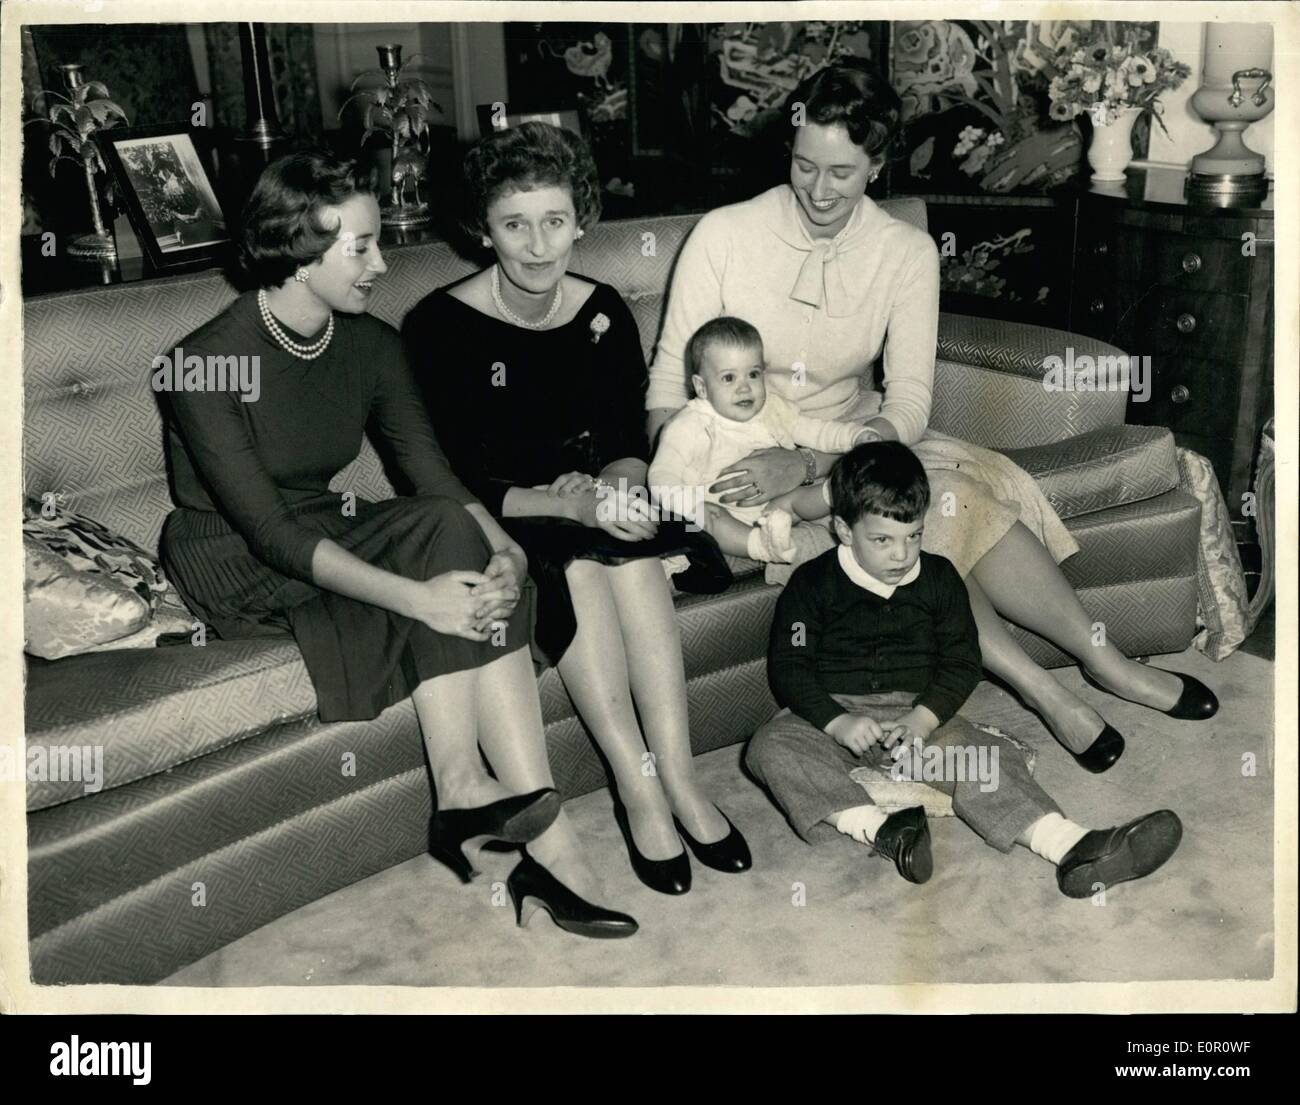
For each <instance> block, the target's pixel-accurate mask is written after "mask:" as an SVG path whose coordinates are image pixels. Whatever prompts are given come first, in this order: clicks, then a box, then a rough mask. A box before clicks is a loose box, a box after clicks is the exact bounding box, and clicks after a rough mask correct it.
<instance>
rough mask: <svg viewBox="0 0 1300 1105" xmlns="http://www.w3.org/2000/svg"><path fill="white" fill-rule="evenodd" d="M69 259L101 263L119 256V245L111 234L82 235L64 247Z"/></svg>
mask: <svg viewBox="0 0 1300 1105" xmlns="http://www.w3.org/2000/svg"><path fill="white" fill-rule="evenodd" d="M63 248H64V249H65V250H67V253H68V256H69V257H76V258H79V259H85V260H88V261H99V260H102V259H104V258H106V257H108V258H112V257H116V256H117V245H116V244H115V243H114V241H113V238H112V236H111V235H109V234H82V235H81V236H80V237H77V238H73V239H71V240H70V241H69V242H68V243H67V245H65V246H64V247H63Z"/></svg>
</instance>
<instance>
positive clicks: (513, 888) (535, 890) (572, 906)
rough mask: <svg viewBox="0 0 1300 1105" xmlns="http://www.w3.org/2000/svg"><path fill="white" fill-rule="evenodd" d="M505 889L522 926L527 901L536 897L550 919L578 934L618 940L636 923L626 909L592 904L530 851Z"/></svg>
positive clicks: (568, 930)
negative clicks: (621, 910) (534, 857)
mask: <svg viewBox="0 0 1300 1105" xmlns="http://www.w3.org/2000/svg"><path fill="white" fill-rule="evenodd" d="M506 889H507V890H508V891H509V892H510V900H511V901H512V902H513V903H514V906H515V923H516V924H517V925H519V927H520V928H524V927H525V926H526V925H527V923H528V922H527V921H525V920H524V902H525V900H526V899H528V898H533V899H534V900H536V901H537V903H538V904H539V905H540V906H541V908H543V909H545V910H546V912H547V913H549V914H550V915H551V920H552V921H554V922H555V923H556V925H557V926H559V927H560V928H562V929H563V930H564V931H565V932H571V933H573V934H574V935H575V936H589V937H591V938H592V939H595V940H617V939H618V938H619V937H621V936H631V935H632V934H633V933H634V932H636V930H637V923H636V921H635V920H633V919H632V918H631V917H629V916H628V915H627V914H626V913H617V912H615V911H614V910H612V909H605V908H603V907H602V906H598V905H592V904H591V902H589V901H587V900H586V899H585V898H580V897H578V895H577V894H575V893H574V892H573V891H572V890H570V889H569V888H568V887H567V886H565V885H564V883H562V882H560V880H559V879H557V878H556V877H555V876H554V875H552V874H551V873H550V872H549V871H548V870H547V869H546V868H545V867H543V866H542V865H541V864H540V863H538V862H537V861H536V860H535V859H533V857H532V856H530V855H529V854H528V853H527V852H524V858H523V859H521V860H520V861H519V865H518V866H517V867H516V868H515V869H514V870H513V871H511V872H510V877H509V878H508V879H506Z"/></svg>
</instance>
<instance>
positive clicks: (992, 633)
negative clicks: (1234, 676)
mask: <svg viewBox="0 0 1300 1105" xmlns="http://www.w3.org/2000/svg"><path fill="white" fill-rule="evenodd" d="M787 108H788V109H789V110H790V112H791V121H792V124H793V125H792V131H793V141H792V145H791V157H790V182H789V184H782V185H779V186H778V187H776V188H773V189H770V190H769V191H767V192H764V193H762V194H761V195H758V196H756V197H754V198H753V199H751V200H747V201H745V202H743V203H737V204H732V205H730V206H728V207H722V208H719V209H717V210H715V211H712V212H710V213H709V214H707V215H705V216H704V217H703V218H702V219H701V220H700V221H699V223H698V224H697V225H696V227H695V229H694V230H693V231H692V233H691V236H690V238H689V240H688V241H687V242H686V245H685V246H684V247H683V249H682V253H681V256H680V257H679V258H678V260H677V264H676V268H675V270H674V275H673V282H672V289H671V292H670V295H669V301H668V311H667V316H666V318H665V320H664V328H663V333H662V335H661V337H660V340H659V345H658V348H657V350H656V354H655V359H654V364H653V366H652V367H651V369H650V387H649V390H648V392H647V397H646V406H647V408H648V409H649V429H650V435H651V440H652V441H653V440H654V439H655V437H656V435H657V434H658V431H659V428H660V427H661V426H662V425H663V424H664V422H665V421H666V420H667V419H668V418H669V417H671V416H672V415H673V414H674V413H675V412H676V410H677V409H679V408H680V407H681V406H683V405H684V404H685V403H686V401H687V399H688V395H687V390H686V371H685V366H684V364H683V360H682V354H683V350H684V348H685V345H686V342H687V341H688V340H689V338H690V336H691V334H693V333H694V332H695V330H696V329H697V328H698V327H699V326H700V325H701V324H702V323H704V322H706V321H707V320H708V319H710V318H714V317H716V316H718V315H723V314H726V315H735V316H737V317H739V318H743V319H746V320H748V321H749V322H751V323H753V324H754V325H755V326H757V327H758V329H759V331H760V332H761V333H762V336H763V344H764V347H765V349H766V353H767V386H768V388H769V389H771V390H773V391H775V392H776V393H777V394H779V395H782V396H784V397H785V398H787V399H790V400H792V401H793V402H794V403H796V404H797V405H798V406H799V407H800V409H801V410H802V411H803V412H804V413H805V414H810V415H814V416H816V417H819V418H833V419H849V420H855V419H856V420H859V421H862V422H864V423H865V425H866V426H867V427H868V428H870V429H871V430H873V431H875V433H876V434H877V435H879V437H880V439H881V440H886V441H902V442H903V443H905V444H907V445H910V446H912V448H913V449H914V450H915V451H916V453H917V455H918V456H920V458H921V460H922V462H923V463H924V464H925V467H926V471H927V473H928V475H929V477H930V481H931V490H932V494H931V507H930V510H929V512H928V514H927V515H926V519H925V523H926V525H925V538H924V547H925V549H926V550H927V551H930V552H934V553H937V554H939V555H941V556H946V557H947V558H948V559H949V560H951V561H952V562H953V563H954V564H955V565H956V567H957V569H958V571H959V572H960V573H961V575H962V577H963V578H964V579H965V580H966V585H967V588H968V591H969V593H970V599H971V606H972V608H973V610H974V612H975V618H976V622H977V623H978V625H979V630H980V648H981V651H982V652H983V655H984V664H985V667H987V668H988V669H989V670H990V671H992V672H993V673H994V674H996V675H998V676H1000V677H1001V678H1003V679H1005V680H1006V681H1007V682H1009V683H1010V684H1011V685H1012V686H1014V687H1015V688H1016V690H1017V691H1018V692H1019V693H1020V694H1021V696H1022V697H1023V698H1024V700H1025V701H1026V702H1027V703H1028V705H1029V706H1030V707H1031V708H1033V709H1034V710H1036V711H1037V712H1038V713H1039V714H1040V715H1041V716H1042V717H1043V718H1044V720H1045V721H1046V722H1047V724H1048V726H1049V727H1050V728H1051V730H1052V732H1053V734H1054V735H1055V736H1056V738H1057V739H1058V740H1059V741H1060V742H1061V743H1062V744H1064V745H1065V747H1066V748H1067V749H1068V750H1069V751H1070V752H1071V753H1072V754H1073V755H1074V757H1075V759H1076V760H1078V762H1079V763H1080V764H1081V765H1082V766H1083V767H1085V768H1087V769H1088V770H1090V771H1094V772H1100V771H1105V770H1106V769H1107V768H1109V767H1110V766H1111V765H1112V764H1113V763H1115V761H1116V760H1118V759H1119V757H1120V754H1121V753H1122V752H1123V749H1124V739H1123V737H1122V736H1121V735H1120V734H1119V733H1118V732H1116V731H1115V730H1114V729H1113V728H1112V727H1111V726H1109V725H1107V724H1106V722H1105V720H1104V719H1103V718H1102V717H1101V716H1100V715H1099V714H1098V713H1096V711H1094V710H1093V709H1092V708H1091V707H1090V706H1088V705H1087V704H1086V703H1085V702H1083V701H1082V700H1081V699H1079V698H1078V697H1077V696H1076V695H1074V694H1072V693H1071V692H1070V691H1068V690H1067V689H1066V688H1065V687H1063V686H1062V685H1061V684H1060V683H1059V682H1057V680H1055V679H1054V678H1053V677H1052V676H1051V675H1050V674H1049V673H1047V672H1046V671H1044V670H1043V669H1042V668H1040V667H1039V666H1038V665H1037V664H1035V663H1034V662H1033V660H1031V659H1030V658H1029V656H1028V655H1027V654H1026V653H1025V651H1024V650H1023V649H1022V648H1021V647H1020V646H1019V644H1017V643H1016V641H1015V638H1014V637H1012V636H1011V634H1010V633H1009V632H1008V631H1007V629H1006V627H1005V625H1004V624H1003V623H1002V621H1001V619H1000V617H999V615H1002V616H1004V617H1006V618H1007V619H1009V620H1010V621H1013V622H1015V623H1017V624H1019V625H1022V626H1024V627H1025V628H1027V629H1030V630H1032V631H1033V632H1035V633H1038V634H1040V635H1042V636H1043V637H1046V638H1047V639H1049V640H1051V641H1053V642H1054V643H1055V644H1057V645H1058V646H1059V647H1061V648H1062V649H1064V650H1065V651H1067V652H1069V653H1070V654H1071V655H1073V656H1074V657H1076V658H1077V659H1078V660H1079V661H1080V663H1081V664H1082V666H1083V669H1084V672H1085V676H1086V677H1087V678H1089V679H1090V680H1091V681H1094V682H1095V683H1096V685H1098V686H1100V687H1101V688H1102V689H1104V690H1107V691H1109V692H1110V693H1113V694H1115V695H1118V696H1120V697H1122V698H1126V699H1129V700H1130V701H1134V702H1139V703H1142V704H1143V705H1146V706H1149V707H1151V708H1153V709H1157V710H1161V711H1163V712H1164V713H1167V714H1169V715H1170V716H1172V717H1178V718H1185V719H1189V720H1191V719H1202V718H1208V717H1211V716H1213V714H1214V712H1215V711H1216V710H1217V709H1218V702H1217V700H1216V699H1215V697H1214V695H1213V693H1212V692H1211V691H1210V690H1209V689H1208V688H1207V687H1205V686H1204V685H1203V684H1201V683H1199V682H1198V681H1196V680H1194V679H1192V678H1190V677H1188V676H1184V675H1178V674H1174V673H1171V672H1167V671H1162V670H1160V669H1159V668H1153V667H1149V666H1146V665H1143V664H1139V663H1136V662H1135V661H1132V660H1129V659H1128V658H1127V657H1125V656H1124V655H1123V653H1121V652H1120V651H1119V650H1118V649H1117V648H1115V647H1114V646H1113V645H1112V644H1110V643H1109V642H1107V641H1105V640H1104V638H1102V639H1101V640H1100V641H1099V640H1098V638H1099V637H1100V635H1098V634H1096V633H1095V632H1094V629H1093V618H1092V616H1091V615H1089V614H1088V613H1087V612H1086V611H1085V610H1084V608H1083V606H1082V605H1081V604H1080V602H1079V599H1078V597H1077V596H1076V595H1075V593H1074V590H1073V588H1072V587H1071V586H1070V584H1069V583H1068V582H1067V581H1066V579H1065V577H1064V575H1062V573H1061V571H1060V568H1059V567H1058V566H1057V564H1058V562H1059V561H1061V560H1064V559H1065V558H1066V557H1068V556H1071V555H1073V554H1074V553H1075V552H1077V551H1078V545H1077V544H1076V543H1075V541H1074V539H1073V538H1072V537H1071V536H1070V534H1069V532H1068V531H1067V530H1066V528H1065V526H1064V525H1063V524H1062V523H1061V520H1060V519H1059V518H1058V517H1057V515H1056V512H1055V511H1054V510H1053V509H1052V507H1051V505H1050V504H1049V503H1048V502H1047V501H1046V499H1045V498H1044V497H1043V495H1042V493H1041V491H1039V489H1038V487H1037V485H1036V484H1035V483H1034V481H1033V479H1032V478H1031V477H1030V476H1028V475H1027V474H1026V473H1025V472H1024V471H1022V470H1021V469H1020V468H1018V467H1017V466H1016V465H1015V464H1013V463H1011V462H1010V461H1009V460H1007V459H1006V458H1005V457H1002V456H1001V455H999V454H997V453H993V452H991V451H990V450H987V449H982V448H980V447H978V446H974V445H970V444H968V443H966V442H961V441H958V440H957V439H955V438H951V437H947V436H946V435H942V434H938V433H936V432H934V431H932V430H928V429H927V425H926V424H927V422H928V421H929V417H930V400H931V387H932V383H933V379H934V360H935V343H936V337H937V332H938V320H939V257H938V252H937V250H936V249H935V246H934V243H933V241H931V239H930V237H929V235H928V234H926V232H925V231H923V230H920V229H919V228H917V227H914V226H911V225H909V224H907V223H904V222H901V221H900V220H898V219H895V218H893V217H891V216H890V215H887V214H886V213H885V212H884V211H882V210H881V209H880V208H879V207H877V206H876V205H875V204H874V203H872V202H871V200H870V199H868V198H867V196H866V188H867V185H868V184H869V183H871V182H872V181H873V180H875V178H876V176H877V175H878V174H879V172H880V170H881V168H882V167H883V166H884V164H885V157H886V151H887V150H888V147H889V144H890V142H891V141H892V139H893V138H894V136H895V134H896V133H897V130H898V127H899V121H900V113H901V105H900V103H899V100H898V97H897V95H896V94H895V93H894V91H893V90H892V89H891V88H890V87H889V85H888V83H887V82H886V81H885V80H884V79H883V78H881V77H880V75H879V74H877V73H876V72H875V71H874V70H873V69H872V68H871V67H870V66H869V65H868V64H867V63H865V62H859V61H857V60H856V59H850V60H845V61H841V62H838V63H836V64H835V65H832V66H830V67H828V68H826V69H823V70H822V71H821V72H819V73H817V74H815V75H814V76H813V77H811V78H809V79H808V80H807V81H805V82H804V83H803V84H802V85H801V86H800V87H799V88H798V89H796V90H795V92H794V93H793V94H792V95H791V97H790V100H789V101H788V103H787ZM882 350H883V352H884V374H883V385H884V393H883V395H882V394H881V393H880V392H878V391H875V390H874V389H873V387H872V380H871V374H870V373H871V365H872V364H873V362H874V361H875V360H876V358H877V357H878V356H879V354H880V353H881V351H882ZM834 460H835V458H834V457H833V456H828V455H825V454H817V453H814V452H813V451H812V450H808V449H802V450H784V449H765V450H762V451H761V452H757V453H754V454H753V455H751V456H750V457H748V458H746V459H745V460H743V461H741V462H740V463H739V464H737V465H735V466H734V468H733V469H732V470H731V472H732V474H731V475H730V476H729V477H728V478H727V479H725V480H723V481H720V482H719V483H717V484H715V485H714V489H715V490H716V491H726V492H727V493H728V494H727V495H726V498H725V499H724V501H726V502H731V503H736V504H740V505H744V506H753V505H758V504H762V503H765V502H768V501H769V500H771V499H773V498H775V497H777V496H780V495H783V494H785V493H787V492H789V491H791V490H793V489H794V488H795V487H797V486H799V485H800V484H801V483H804V482H806V481H809V480H811V479H812V478H815V477H816V476H821V475H825V474H826V472H827V471H829V469H830V466H831V464H832V463H833V462H834ZM800 528H801V529H804V528H805V527H800ZM814 532H815V531H814ZM832 542H833V538H832V537H831V536H830V534H829V531H828V532H827V533H826V536H825V537H824V538H821V537H820V536H818V537H817V539H816V540H815V541H814V542H811V543H810V542H809V539H808V536H807V533H805V535H804V544H805V547H804V548H803V549H802V550H801V552H802V554H803V556H804V557H806V556H808V555H811V554H814V553H816V552H819V551H821V549H824V548H829V547H830V546H831V544H832ZM814 546H815V547H814Z"/></svg>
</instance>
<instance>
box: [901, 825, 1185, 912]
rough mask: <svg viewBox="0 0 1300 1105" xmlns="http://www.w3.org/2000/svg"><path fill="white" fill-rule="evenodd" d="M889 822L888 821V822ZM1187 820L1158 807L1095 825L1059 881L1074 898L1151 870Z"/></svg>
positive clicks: (1069, 858) (1059, 873) (1067, 862)
mask: <svg viewBox="0 0 1300 1105" xmlns="http://www.w3.org/2000/svg"><path fill="white" fill-rule="evenodd" d="M886 824H888V822H886ZM1182 838H1183V823H1182V822H1181V821H1179V820H1178V815H1177V814H1176V813H1174V811H1173V810H1156V812H1155V813H1148V814H1145V815H1144V816H1142V817H1139V818H1137V819H1135V820H1133V821H1130V822H1129V823H1128V824H1127V825H1120V826H1119V827H1118V828H1115V829H1093V830H1092V832H1090V833H1086V834H1084V836H1083V838H1082V839H1081V840H1080V841H1079V843H1078V844H1076V845H1075V846H1074V847H1073V848H1071V849H1070V851H1069V852H1067V853H1066V855H1065V858H1064V859H1062V860H1061V863H1060V866H1059V867H1057V869H1056V882H1057V885H1058V886H1060V888H1061V893H1062V894H1064V895H1066V896H1067V897H1070V898H1087V897H1089V896H1091V895H1092V894H1093V893H1094V892H1095V891H1096V889H1097V887H1098V884H1100V885H1101V886H1102V887H1109V886H1114V885H1115V884H1116V883H1121V882H1127V881H1128V880H1129V879H1140V878H1142V877H1143V876H1144V875H1149V874H1151V872H1152V871H1154V870H1155V869H1156V868H1157V867H1159V866H1160V865H1161V864H1162V863H1164V862H1165V860H1167V859H1168V858H1169V857H1170V856H1172V855H1173V854H1174V852H1175V851H1176V850H1177V848H1178V842H1179V841H1180V840H1182Z"/></svg>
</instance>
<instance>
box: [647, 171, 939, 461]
mask: <svg viewBox="0 0 1300 1105" xmlns="http://www.w3.org/2000/svg"><path fill="white" fill-rule="evenodd" d="M719 315H733V316H736V317H738V318H742V319H744V320H746V321H747V322H750V323H752V324H753V325H754V326H755V327H757V328H758V331H759V333H760V334H761V335H762V338H763V347H764V351H765V353H766V359H767V387H768V393H769V394H772V393H775V394H777V395H780V396H782V397H783V398H785V399H788V400H790V401H791V402H793V403H795V404H796V405H797V406H798V407H799V409H800V410H801V411H802V412H803V413H804V414H807V415H811V416H812V417H814V418H821V419H857V420H865V419H867V418H871V417H874V416H875V415H877V414H879V415H880V416H881V417H883V418H885V419H887V420H888V421H889V422H890V424H891V425H893V427H894V429H895V430H896V431H897V432H898V437H899V440H900V441H902V442H903V443H904V444H907V445H912V444H914V443H916V442H917V441H919V440H920V437H921V435H922V433H923V432H924V431H925V427H926V423H927V421H928V420H929V417H930V397H931V386H932V383H933V379H934V357H935V342H936V338H937V335H938V326H939V253H938V250H937V249H936V248H935V245H934V242H933V241H932V240H931V239H930V236H929V235H928V234H927V233H926V232H925V231H924V230H921V229H920V228H918V227H915V226H912V225H911V224H910V223H905V222H902V221H901V220H899V219H895V218H893V217H892V216H891V215H887V214H886V213H885V212H884V211H882V210H881V209H880V208H879V207H877V206H876V205H875V204H874V203H872V202H871V200H869V199H867V198H866V197H865V196H863V197H862V199H861V200H860V201H859V203H858V206H857V208H856V209H855V210H854V212H853V214H852V216H850V218H849V221H848V223H847V224H846V225H845V227H844V229H843V230H841V231H840V232H839V234H837V235H836V236H835V237H834V238H821V239H816V238H812V237H810V236H809V234H808V232H807V230H806V229H805V227H804V224H803V220H802V218H801V217H800V214H799V211H798V201H797V200H796V199H795V196H794V193H793V192H792V191H791V189H790V187H789V186H788V185H785V184H782V185H779V186H778V187H776V188H772V189H770V190H769V191H766V192H764V193H762V194H761V195H759V196H755V197H754V198H753V199H751V200H746V201H745V202H743V203H736V204H731V205H730V206H727V207H720V208H717V209H716V210H714V211H710V212H709V213H708V214H707V215H705V216H704V217H703V218H701V219H700V221H699V222H698V223H697V224H696V225H695V228H694V229H693V230H692V231H691V234H690V237H689V238H688V239H687V241H686V244H685V245H684V246H683V247H682V252H681V255H680V256H679V257H678V259H677V264H676V269H675V271H674V274H673V281H672V288H671V290H670V292H669V299H668V311H667V315H666V317H665V319H664V328H663V333H662V335H661V336H660V339H659V344H658V346H657V348H656V350H655V357H654V364H653V365H652V366H651V368H650V387H649V389H648V391H647V393H646V408H647V409H650V410H653V409H655V408H658V407H667V408H671V409H676V408H678V407H682V406H684V405H685V404H686V402H687V399H688V398H689V395H688V392H687V379H686V366H685V364H684V362H683V359H682V355H683V352H684V350H685V347H686V342H687V341H688V340H689V338H690V336H691V335H692V334H693V333H694V332H695V331H696V329H698V328H699V327H700V326H701V325H703V324H704V323H705V322H707V321H708V320H709V319H712V318H716V317H718V316H719ZM882 348H883V349H884V353H885V360H884V380H883V383H884V396H883V402H882V396H881V395H880V393H879V392H876V391H874V390H873V389H872V386H871V381H870V380H869V379H867V378H866V374H867V372H868V371H869V369H870V366H871V364H872V362H873V361H874V360H875V359H876V357H877V356H879V354H880V351H881V349H882Z"/></svg>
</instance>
